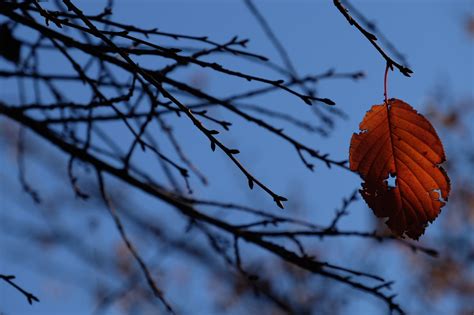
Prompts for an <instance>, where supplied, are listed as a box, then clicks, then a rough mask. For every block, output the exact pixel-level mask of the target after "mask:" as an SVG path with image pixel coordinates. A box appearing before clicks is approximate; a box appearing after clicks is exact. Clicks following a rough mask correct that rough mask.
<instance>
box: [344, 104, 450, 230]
mask: <svg viewBox="0 0 474 315" xmlns="http://www.w3.org/2000/svg"><path fill="white" fill-rule="evenodd" d="M360 130H361V132H360V133H359V134H354V135H353V136H352V140H351V147H350V153H349V155H350V156H349V163H350V168H351V170H353V171H356V172H358V173H359V174H360V176H361V177H362V179H363V180H364V181H365V182H364V183H363V184H362V190H361V191H360V192H361V194H362V196H363V197H364V199H365V201H366V202H367V204H368V205H369V207H370V208H371V209H372V210H373V211H374V213H375V215H376V216H377V217H388V220H387V222H386V224H387V225H388V227H389V228H390V229H391V230H392V232H394V233H395V234H397V235H399V236H403V235H404V234H406V235H407V236H408V237H410V238H412V239H418V238H419V237H420V236H421V235H422V234H423V232H424V230H425V228H426V226H427V225H428V222H433V221H434V219H435V218H436V217H437V216H438V214H439V213H440V211H441V207H443V206H444V205H445V201H447V200H448V195H449V191H450V183H449V178H448V175H447V174H446V171H445V170H444V169H443V168H442V167H441V166H439V165H440V164H441V163H442V162H444V161H445V160H446V157H445V154H444V150H443V145H442V143H441V141H440V139H439V138H438V135H437V134H436V131H435V130H434V128H433V127H432V126H431V124H430V122H429V121H428V120H427V119H426V118H425V117H423V116H422V115H421V114H418V113H417V112H416V110H414V109H413V108H412V107H411V106H410V105H408V104H407V103H405V102H403V101H401V100H397V99H391V100H389V101H388V105H385V104H382V105H374V106H372V108H371V109H370V110H369V111H368V112H367V114H366V115H365V117H364V119H363V120H362V122H361V124H360ZM390 177H395V184H394V185H393V186H390V185H389V183H388V180H389V178H390Z"/></svg>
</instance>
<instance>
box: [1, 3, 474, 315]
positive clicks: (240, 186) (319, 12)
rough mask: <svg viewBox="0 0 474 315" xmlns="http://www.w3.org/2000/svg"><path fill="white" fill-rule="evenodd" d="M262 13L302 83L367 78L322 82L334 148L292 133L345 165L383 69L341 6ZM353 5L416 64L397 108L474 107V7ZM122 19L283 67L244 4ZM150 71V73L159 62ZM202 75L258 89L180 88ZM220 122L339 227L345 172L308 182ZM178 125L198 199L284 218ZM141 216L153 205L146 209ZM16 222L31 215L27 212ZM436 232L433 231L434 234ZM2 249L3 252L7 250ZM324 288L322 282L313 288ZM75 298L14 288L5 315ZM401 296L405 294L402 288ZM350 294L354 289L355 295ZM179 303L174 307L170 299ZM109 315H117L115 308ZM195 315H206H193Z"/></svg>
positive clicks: (353, 183) (76, 295) (84, 306)
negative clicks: (309, 77) (469, 21)
mask: <svg viewBox="0 0 474 315" xmlns="http://www.w3.org/2000/svg"><path fill="white" fill-rule="evenodd" d="M75 3H76V4H77V6H79V7H81V8H82V9H83V10H84V11H85V12H86V13H91V14H93V13H98V10H99V9H98V6H97V5H96V1H75ZM256 4H257V5H258V7H259V9H260V10H261V12H262V13H263V14H264V15H265V17H266V19H267V21H268V22H269V23H270V25H271V26H272V28H273V30H274V31H275V33H276V34H277V36H278V38H279V39H280V40H281V42H282V43H283V45H284V46H285V47H286V49H287V50H288V52H289V54H290V56H291V58H292V61H293V63H294V64H295V67H296V69H297V70H298V72H299V74H301V75H306V74H318V73H323V72H325V71H327V70H328V69H330V68H333V69H335V70H336V71H340V72H354V71H359V70H362V71H364V72H365V74H366V78H365V79H363V80H359V81H357V82H354V81H351V80H337V79H335V80H327V81H322V82H321V83H320V84H319V85H318V93H319V96H321V97H328V98H331V99H332V100H334V101H335V102H336V106H337V107H338V108H340V109H342V110H344V111H345V112H346V113H347V115H348V119H347V120H341V119H339V120H337V121H336V128H335V130H334V131H333V133H332V134H331V137H329V138H327V139H326V138H321V137H319V136H315V135H314V134H308V133H304V132H303V131H301V130H296V129H294V128H293V129H292V128H290V127H288V129H285V130H287V131H288V133H289V134H292V135H293V136H295V137H296V138H299V139H300V140H301V141H302V142H303V143H306V144H310V145H311V146H312V147H315V148H317V149H320V150H321V152H323V153H330V154H331V156H332V157H334V158H336V159H347V157H348V148H349V141H350V138H351V135H352V133H353V132H355V131H357V129H358V124H359V122H360V120H361V119H362V118H363V116H364V114H365V112H366V111H367V110H368V109H369V108H370V107H371V106H372V105H374V104H379V103H381V102H382V101H383V74H384V70H385V61H384V59H383V58H382V57H381V56H380V55H379V54H378V53H377V51H376V50H375V49H374V48H373V47H372V46H371V45H370V43H369V42H368V41H367V40H366V39H365V38H363V37H362V35H361V34H360V33H359V32H357V31H356V30H355V28H353V27H351V26H350V25H349V24H348V23H347V21H346V20H345V19H344V17H343V16H342V15H341V14H340V13H339V12H338V11H337V10H336V8H335V7H334V6H333V5H332V1H322V0H313V1H309V0H308V1H289V0H288V1H283V0H281V1H269V0H268V1H256ZM352 4H353V5H355V6H356V7H357V8H358V9H359V10H360V11H361V12H362V13H363V14H364V15H365V16H367V17H369V18H370V19H371V20H372V21H374V22H376V23H377V27H378V28H379V29H380V30H381V31H382V32H383V33H384V35H385V36H386V37H387V38H389V39H390V41H391V42H392V43H393V44H395V46H396V47H397V48H398V50H400V51H401V52H402V53H403V54H404V55H405V56H406V59H407V61H408V64H409V65H410V67H411V69H412V70H413V71H414V74H413V75H412V77H411V78H407V77H405V76H403V75H401V74H400V73H398V71H396V70H395V71H394V72H391V73H390V75H389V97H396V98H400V99H402V100H404V101H406V102H408V103H410V104H411V105H412V106H414V107H415V108H416V109H417V110H419V111H420V112H422V113H423V110H424V104H425V103H426V101H427V100H428V97H429V95H431V93H432V92H433V91H435V89H436V88H437V87H438V86H440V85H441V86H443V87H446V88H447V90H448V91H450V93H452V94H453V95H455V96H459V97H460V98H461V97H464V96H470V97H472V96H473V87H472V86H473V85H472V84H473V82H474V59H473V58H474V57H473V56H474V48H473V41H472V38H471V39H470V38H469V37H468V35H467V34H466V32H465V30H464V27H465V20H466V18H467V16H468V15H469V13H470V14H473V2H472V1H459V0H454V1H447V0H446V1H436V0H434V1H428V0H417V1H353V2H352ZM45 5H46V6H47V4H45ZM114 19H115V20H118V21H121V22H124V23H127V24H137V25H140V26H142V27H145V28H147V27H149V28H154V27H158V28H159V29H160V30H162V31H169V32H175V33H183V34H189V35H206V36H209V38H210V39H212V40H215V41H217V42H224V41H226V40H229V39H230V38H232V37H233V36H234V35H238V36H239V37H240V38H249V39H250V43H249V45H248V48H249V50H250V51H252V52H255V53H259V54H262V55H265V56H267V57H269V58H270V59H271V60H272V61H274V62H277V63H280V64H281V60H280V58H279V56H278V54H277V52H276V51H275V50H274V48H273V46H272V45H271V43H270V42H269V41H268V39H267V38H266V37H265V35H264V33H263V31H262V30H261V28H260V27H259V25H258V23H257V21H256V20H255V19H254V17H253V16H252V15H251V14H250V12H249V11H248V9H247V8H246V7H245V5H244V4H243V1H233V0H221V1H199V0H188V1H184V0H181V1H152V0H148V1H132V0H123V1H116V7H115V10H114ZM165 42H166V43H171V42H172V41H165ZM177 44H179V42H178V43H177ZM184 44H187V43H183V45H184ZM217 60H218V61H219V62H222V63H223V64H224V65H226V66H227V67H228V68H234V69H239V70H240V71H243V72H247V73H252V74H255V75H258V76H265V77H269V78H274V79H279V76H278V74H275V73H272V72H269V71H268V70H266V69H264V68H263V67H258V66H255V64H254V63H251V62H243V61H242V60H241V59H236V58H229V57H218V58H217ZM148 62H150V63H153V61H152V60H151V61H150V60H149V61H148ZM64 64H66V63H65V62H63V61H61V60H56V59H54V60H50V61H48V64H47V68H48V70H49V71H48V72H56V71H58V72H60V71H62V66H63V65H64ZM157 65H159V61H157ZM3 66H6V65H5V63H4V62H3V61H0V67H3ZM196 75H197V76H198V77H199V78H203V77H204V78H205V81H206V85H205V89H206V91H208V92H209V93H214V94H216V95H222V96H225V95H232V94H235V93H236V92H239V91H244V90H246V89H249V88H251V87H255V86H258V84H255V83H247V82H245V81H244V80H239V79H235V78H233V79H227V78H225V77H223V76H222V75H217V74H215V73H213V72H211V71H208V70H203V69H200V68H191V69H188V70H186V71H181V72H178V73H177V75H176V78H178V79H181V80H183V81H186V82H189V81H191V80H192V79H193V78H194V77H195V76H196ZM0 84H1V85H0V97H1V98H2V99H3V97H5V96H8V97H12V95H13V94H14V93H15V89H16V84H15V82H13V81H11V82H5V81H3V80H2V81H0ZM2 85H3V86H2ZM12 91H13V92H12ZM70 93H71V94H70V95H73V96H75V97H77V98H80V97H81V92H80V90H77V91H70ZM255 100H256V102H259V104H265V105H266V106H269V107H271V108H278V109H281V110H285V111H291V113H293V114H295V115H297V116H299V117H302V118H306V119H308V120H311V119H315V118H314V116H312V115H311V111H310V109H309V108H308V106H307V105H305V104H304V103H303V102H302V101H300V100H299V99H297V98H295V97H293V96H291V95H288V94H285V93H282V92H278V93H273V94H271V95H267V96H265V97H263V98H256V99H255ZM215 113H216V115H218V116H219V115H220V116H221V117H226V119H227V118H228V119H229V120H231V121H232V122H234V127H233V128H232V132H231V133H230V134H223V135H222V136H221V138H220V139H222V140H223V141H224V142H225V143H229V144H235V146H236V147H237V148H238V149H239V150H240V151H241V154H240V155H239V157H240V159H241V161H242V162H243V163H244V164H245V165H248V166H249V168H250V170H252V172H253V173H254V175H256V177H257V178H259V179H261V180H262V181H263V182H265V183H269V185H270V186H271V188H272V189H274V191H276V192H278V193H281V194H283V195H293V194H295V193H298V200H296V201H295V200H290V201H289V202H288V205H289V206H288V209H289V211H291V205H292V203H294V202H297V203H300V204H302V205H304V206H305V207H307V208H309V209H314V212H313V210H312V211H311V220H314V221H315V222H323V223H326V222H328V220H330V219H331V215H332V213H333V211H334V209H335V208H337V207H339V205H340V202H341V198H342V197H344V196H347V195H349V194H350V193H351V192H352V190H353V189H354V188H357V187H358V186H359V185H360V179H359V178H358V176H356V175H354V174H351V173H348V172H347V171H344V170H328V169H327V168H326V167H325V166H324V164H322V163H319V162H318V161H314V163H315V165H316V170H315V172H313V173H311V172H309V171H308V170H307V169H306V168H305V167H304V165H303V164H302V163H301V162H300V160H299V158H298V156H297V154H296V152H295V151H294V150H293V149H292V148H291V147H289V146H288V145H287V144H285V143H283V142H282V141H280V140H279V139H276V138H275V137H272V136H270V135H266V134H264V133H262V132H261V130H259V129H258V128H256V127H254V126H252V125H249V124H248V123H246V122H242V121H240V120H239V119H238V118H237V117H232V116H231V115H230V114H229V113H227V112H225V111H223V110H220V111H216V112H215ZM170 119H171V118H170ZM170 121H172V122H173V123H175V124H176V126H179V128H176V129H177V130H176V131H177V135H178V136H179V137H180V139H183V141H184V142H183V145H184V147H185V148H186V150H188V152H192V157H193V159H194V161H195V163H196V164H197V165H199V166H200V167H201V170H202V171H203V172H205V173H206V174H209V177H210V178H211V179H212V181H211V184H210V186H208V187H204V186H202V185H200V184H199V181H198V180H197V179H196V178H192V179H191V183H192V185H193V188H194V191H195V194H196V195H197V196H199V197H208V198H218V199H221V200H225V199H232V200H234V201H242V202H247V203H250V204H252V203H259V204H262V205H265V206H267V207H268V208H269V209H272V210H274V211H279V210H278V209H277V208H276V207H275V206H274V204H273V203H272V201H271V200H269V197H268V196H267V195H266V194H264V193H263V192H262V191H261V190H259V189H254V190H253V191H249V190H248V186H247V181H246V179H245V178H244V176H243V175H242V174H240V173H239V172H238V171H237V170H236V169H235V167H234V166H233V165H232V164H231V163H229V161H228V160H227V159H226V158H225V157H224V155H223V154H221V153H220V152H215V153H212V152H211V151H210V150H208V143H207V140H206V139H204V138H203V137H202V136H201V135H200V134H197V133H196V132H193V128H192V126H191V124H190V123H189V122H186V121H182V119H181V120H177V119H171V120H170ZM117 136H119V137H126V135H125V134H117ZM470 136H472V135H470ZM448 158H449V152H448ZM140 159H142V157H140ZM140 161H143V162H142V163H143V164H142V165H143V167H144V168H145V169H153V167H154V166H151V165H150V166H148V165H147V164H145V163H149V162H148V160H147V159H146V158H143V160H140ZM0 162H1V163H2V165H7V167H5V168H3V170H2V173H1V174H2V176H8V177H11V178H14V177H15V176H16V170H15V164H14V163H15V161H14V159H12V158H11V157H7V156H3V157H1V160H0ZM40 174H43V173H41V171H38V173H34V175H33V179H32V182H33V183H34V181H35V177H36V180H39V179H40V178H41V176H42V175H40ZM1 186H2V184H1V183H0V188H1V189H0V192H1V193H2V194H1V195H0V198H1V201H2V202H1V204H0V205H1V208H2V209H1V211H2V212H4V211H9V209H11V208H9V207H12V208H15V207H16V206H15V205H16V204H17V202H16V200H17V199H16V198H22V197H21V194H22V193H21V188H20V185H18V187H17V188H16V192H17V193H16V194H13V195H7V193H6V192H7V191H8V190H7V187H1ZM12 196H14V197H12ZM23 198H24V199H26V198H25V197H23ZM7 205H8V207H7ZM150 205H151V204H150ZM144 206H145V207H147V206H149V205H148V204H144ZM19 213H22V212H21V211H19ZM23 213H24V212H23ZM287 214H291V212H289V213H287ZM19 216H21V215H19ZM371 216H372V213H371V211H370V210H369V209H367V208H366V206H365V204H364V203H363V202H362V201H360V202H358V203H357V204H356V205H355V206H353V207H352V208H351V216H350V219H348V220H346V221H345V222H344V223H343V224H345V225H343V226H347V227H351V228H355V229H361V230H362V229H364V227H369V226H370V224H371V222H372V221H371V220H370V218H371ZM170 220H175V218H174V217H173V219H171V218H170ZM441 220H443V216H442V215H441V216H440V217H439V218H438V219H437V221H436V222H435V223H434V224H433V226H436V224H439V222H440V221H441ZM433 228H434V227H431V228H428V233H429V230H430V229H433ZM102 229H103V230H102V232H101V233H103V234H104V235H108V234H110V233H112V232H111V231H113V227H112V226H111V225H107V224H105V226H103V227H102ZM422 242H423V239H422ZM0 244H1V246H6V245H5V241H2V242H1V243H0ZM64 255H66V254H64ZM329 255H330V256H333V257H331V258H333V259H334V261H335V262H338V263H339V262H343V261H341V258H340V257H337V255H336V254H335V253H330V254H329ZM58 257H59V258H60V259H62V257H63V256H61V254H58ZM25 259H26V258H25ZM28 259H30V258H28ZM69 259H71V258H70V257H66V256H64V260H65V261H69ZM71 260H72V259H71ZM387 260H388V259H387ZM25 269H27V268H25V267H23V266H20V265H18V266H12V261H11V260H8V259H5V258H4V257H3V256H0V272H7V271H6V270H11V271H8V273H14V274H17V275H19V276H20V275H22V276H21V280H22V281H21V282H22V283H23V284H25V286H27V287H29V288H30V289H31V290H32V291H33V292H42V288H43V286H42V284H43V283H44V281H45V279H44V277H42V276H41V275H38V274H37V273H35V274H34V275H32V274H29V273H30V272H29V271H27V270H25ZM381 272H382V273H383V274H384V275H386V276H388V277H389V278H392V279H397V277H398V275H399V272H401V270H400V266H399V265H397V264H396V263H394V264H390V263H387V269H386V270H381ZM315 281H317V279H316V278H315ZM194 285H196V291H197V290H199V285H198V284H194ZM67 287H68V288H69V289H68V290H67V291H66V292H67V293H65V294H64V295H60V299H61V301H59V302H58V299H57V298H56V297H55V296H54V295H53V294H51V293H47V292H42V293H41V294H39V295H40V296H41V297H42V301H41V303H39V304H36V305H35V306H34V307H33V308H32V307H30V306H29V305H26V304H25V301H24V300H23V299H22V298H21V297H17V296H16V295H15V294H12V291H11V288H8V287H5V286H3V285H0V305H1V307H2V308H4V309H3V311H4V312H5V315H10V314H25V315H26V314H62V312H64V311H66V310H70V307H71V305H74V309H75V310H77V313H74V314H84V313H88V312H89V311H90V308H91V304H90V301H89V300H88V297H87V296H86V295H85V294H84V292H81V291H80V290H77V289H75V288H74V287H73V286H67ZM399 288H400V287H396V289H399ZM346 290H350V289H348V288H346ZM176 293H177V292H176ZM170 295H171V300H173V293H170ZM408 298H409V294H406V293H405V294H404V293H401V295H400V299H399V301H400V302H401V303H402V304H403V301H406V299H408ZM368 299H369V300H370V301H369V302H365V299H364V301H363V302H361V303H360V304H356V305H355V306H354V309H355V310H360V311H361V312H365V313H367V314H368V313H370V311H372V310H374V307H377V309H380V307H382V308H383V307H384V306H380V303H379V302H377V301H375V302H374V301H373V300H371V299H370V298H368ZM192 301H194V302H196V303H197V301H199V297H196V296H193V298H192ZM206 312H208V311H205V312H204V313H202V314H206V315H207V314H208V313H206ZM68 314H72V313H68ZM110 314H115V313H114V310H113V309H112V310H111V312H110ZM193 314H198V313H195V312H193Z"/></svg>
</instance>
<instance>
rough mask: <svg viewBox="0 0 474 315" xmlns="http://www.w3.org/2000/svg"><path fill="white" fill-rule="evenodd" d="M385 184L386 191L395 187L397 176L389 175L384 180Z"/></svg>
mask: <svg viewBox="0 0 474 315" xmlns="http://www.w3.org/2000/svg"><path fill="white" fill-rule="evenodd" d="M386 182H387V186H388V190H390V189H393V188H395V187H397V175H394V174H389V175H388V177H387V179H386Z"/></svg>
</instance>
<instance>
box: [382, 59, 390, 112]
mask: <svg viewBox="0 0 474 315" xmlns="http://www.w3.org/2000/svg"><path fill="white" fill-rule="evenodd" d="M389 68H390V64H389V63H388V62H387V66H386V67H385V76H384V79H383V96H384V97H385V100H384V102H385V104H387V105H388V93H387V81H388V69H389Z"/></svg>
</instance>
